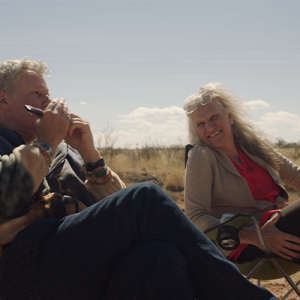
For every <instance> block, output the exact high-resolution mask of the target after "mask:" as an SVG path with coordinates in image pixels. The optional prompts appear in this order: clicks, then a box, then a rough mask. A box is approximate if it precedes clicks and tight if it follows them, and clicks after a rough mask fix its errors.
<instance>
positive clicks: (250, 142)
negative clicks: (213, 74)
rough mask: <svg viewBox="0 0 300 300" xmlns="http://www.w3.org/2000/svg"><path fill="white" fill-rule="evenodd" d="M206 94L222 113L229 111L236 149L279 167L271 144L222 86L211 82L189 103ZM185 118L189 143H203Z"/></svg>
mask: <svg viewBox="0 0 300 300" xmlns="http://www.w3.org/2000/svg"><path fill="white" fill-rule="evenodd" d="M208 93H209V94H211V97H212V99H213V101H216V103H218V105H220V107H221V108H222V110H223V111H224V112H225V109H229V110H230V112H231V113H232V115H233V120H234V124H233V125H232V133H233V138H234V143H235V145H236V146H237V147H241V146H243V147H244V148H245V149H246V150H247V151H248V152H249V153H251V154H253V155H257V156H259V157H260V158H261V159H263V160H264V161H265V162H266V163H267V164H268V165H270V166H271V167H273V168H274V169H278V167H279V165H278V162H277V160H276V156H275V155H274V149H273V147H272V146H271V143H270V142H269V141H268V139H267V137H266V135H265V134H264V133H262V132H261V131H260V130H259V129H258V128H257V127H255V126H254V125H253V124H252V122H251V121H250V120H249V119H250V116H249V115H248V114H247V112H246V111H245V109H244V106H243V104H242V103H241V102H240V101H239V98H238V97H237V96H236V95H235V94H233V93H232V92H230V91H229V90H228V89H227V88H226V87H225V86H224V85H223V84H221V83H214V82H212V83H209V84H207V85H205V86H203V87H201V88H200V90H199V91H198V92H197V93H196V94H194V97H191V96H190V97H191V101H195V99H198V98H199V100H200V99H201V98H202V95H203V94H208ZM188 99H189V98H187V99H186V100H185V105H187V104H188V103H187V102H188ZM187 117H188V131H189V142H190V143H191V144H192V145H196V144H199V143H200V144H201V143H203V142H202V141H201V139H200V137H199V136H198V134H197V132H196V127H195V125H194V123H193V121H192V119H191V117H190V115H187Z"/></svg>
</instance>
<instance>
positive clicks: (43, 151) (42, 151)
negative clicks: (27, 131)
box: [29, 143, 52, 168]
mask: <svg viewBox="0 0 300 300" xmlns="http://www.w3.org/2000/svg"><path fill="white" fill-rule="evenodd" d="M29 145H30V146H33V147H36V148H38V149H39V150H40V153H41V154H42V155H43V156H44V157H45V159H46V163H47V165H48V168H49V167H50V166H51V163H52V159H51V156H50V154H49V153H48V152H47V150H46V149H45V148H43V147H42V146H40V145H37V144H35V143H30V144H29Z"/></svg>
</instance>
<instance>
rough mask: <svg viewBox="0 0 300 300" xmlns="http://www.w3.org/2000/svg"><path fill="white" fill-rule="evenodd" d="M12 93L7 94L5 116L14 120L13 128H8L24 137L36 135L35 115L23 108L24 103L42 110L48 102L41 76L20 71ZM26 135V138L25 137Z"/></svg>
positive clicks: (45, 85) (47, 91) (32, 137)
mask: <svg viewBox="0 0 300 300" xmlns="http://www.w3.org/2000/svg"><path fill="white" fill-rule="evenodd" d="M14 87H15V88H14V91H15V92H14V95H13V96H12V95H8V96H7V103H8V106H9V111H8V114H7V115H6V117H7V118H10V119H11V120H14V125H13V127H14V128H9V129H12V130H14V131H16V132H17V133H19V134H20V135H21V137H22V138H23V139H24V140H25V142H27V140H26V139H28V138H29V139H34V138H35V137H36V134H35V127H34V123H35V121H36V117H34V116H31V115H29V114H28V113H27V112H26V110H25V109H24V105H25V104H29V105H31V106H34V107H37V108H40V109H42V110H44V109H45V108H46V107H47V105H48V104H49V102H50V101H51V100H50V98H49V90H48V87H47V84H46V82H45V80H44V78H43V76H41V75H39V74H37V73H35V72H32V71H26V72H22V73H21V74H20V75H19V77H18V78H17V79H16V80H15V82H14ZM27 137H28V138H27Z"/></svg>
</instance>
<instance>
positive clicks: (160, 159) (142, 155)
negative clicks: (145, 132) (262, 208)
mask: <svg viewBox="0 0 300 300" xmlns="http://www.w3.org/2000/svg"><path fill="white" fill-rule="evenodd" d="M279 151H280V152H281V153H282V154H283V155H285V156H286V157H288V158H289V159H290V160H291V161H293V162H294V163H296V164H297V165H300V149H299V147H297V148H296V147H291V148H281V149H279ZM100 152H101V154H102V155H103V156H104V157H105V160H106V162H107V164H108V165H109V166H110V167H111V168H112V169H113V170H114V171H115V172H116V173H117V174H118V175H119V176H120V177H121V179H122V180H123V181H124V182H125V184H126V185H127V186H129V185H132V184H134V183H138V182H142V181H152V182H155V183H157V184H158V185H159V186H160V187H162V188H163V189H164V190H165V191H166V192H167V193H168V194H169V195H170V196H171V198H172V199H173V200H174V201H175V202H176V203H177V204H178V205H179V207H180V208H183V197H184V173H185V149H184V148H183V147H178V146H177V147H170V148H161V147H148V146H147V147H144V148H141V149H109V150H107V149H102V150H100ZM287 190H288V193H289V197H290V200H289V203H292V202H294V201H296V200H297V199H300V192H297V191H294V190H292V189H289V188H287Z"/></svg>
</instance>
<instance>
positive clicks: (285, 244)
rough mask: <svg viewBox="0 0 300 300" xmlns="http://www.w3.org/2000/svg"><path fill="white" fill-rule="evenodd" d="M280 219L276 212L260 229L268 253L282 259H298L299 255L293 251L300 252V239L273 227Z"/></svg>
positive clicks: (278, 213)
mask: <svg viewBox="0 0 300 300" xmlns="http://www.w3.org/2000/svg"><path fill="white" fill-rule="evenodd" d="M280 217H281V212H277V213H276V214H274V215H273V216H272V218H271V219H270V220H268V221H267V222H266V223H265V224H264V225H263V227H262V233H263V238H264V241H265V244H266V247H267V249H268V250H269V252H271V253H274V254H276V255H278V256H281V257H283V258H284V259H287V260H292V258H296V259H299V258H300V255H299V253H296V252H294V251H300V238H298V237H296V236H294V235H291V234H288V233H285V232H282V231H280V230H279V229H278V228H277V227H276V226H275V225H276V223H277V222H278V221H279V219H280ZM259 248H261V247H259ZM292 250H294V251H292Z"/></svg>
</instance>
